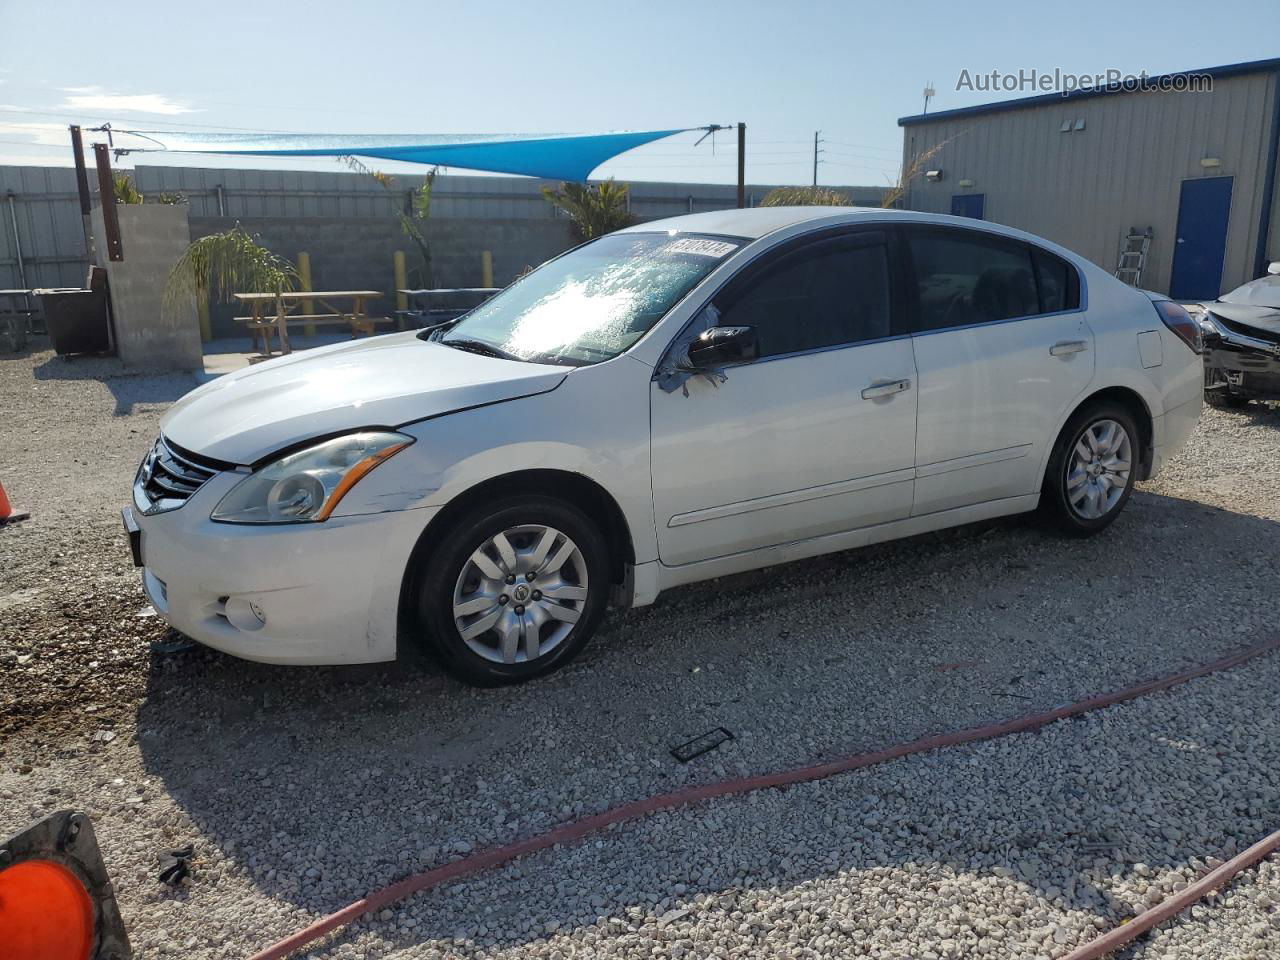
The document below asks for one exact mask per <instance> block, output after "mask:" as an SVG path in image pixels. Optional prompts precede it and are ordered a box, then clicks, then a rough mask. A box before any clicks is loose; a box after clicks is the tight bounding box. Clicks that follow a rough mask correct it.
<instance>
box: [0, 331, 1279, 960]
mask: <svg viewBox="0 0 1280 960" xmlns="http://www.w3.org/2000/svg"><path fill="white" fill-rule="evenodd" d="M33 371H34V376H33ZM119 373H120V371H119V368H118V367H117V366H115V365H114V362H113V361H75V362H74V363H67V362H66V361H63V360H59V359H55V358H53V357H52V356H51V355H49V354H48V353H35V354H32V355H30V356H25V357H17V358H14V357H12V356H9V355H6V356H4V357H0V409H4V410H6V411H9V412H10V413H9V416H7V417H6V418H5V419H4V422H3V423H2V424H0V480H2V481H3V482H4V484H5V488H6V490H7V491H8V492H9V494H10V497H11V499H13V501H14V502H15V503H17V504H20V505H22V506H23V507H26V508H28V509H30V510H31V511H32V513H33V517H32V519H31V520H29V521H26V522H25V523H23V524H20V525H16V526H13V527H9V528H6V529H4V530H3V531H0V734H2V735H3V736H2V738H0V835H2V834H3V833H5V832H7V831H9V830H12V829H16V828H17V827H19V826H21V825H23V824H25V823H26V822H28V821H29V819H31V818H33V817H35V816H38V815H40V814H41V813H42V812H44V811H48V810H52V809H58V808H62V807H66V806H75V807H78V808H81V809H84V810H86V811H87V812H88V813H89V814H90V815H91V816H92V817H93V818H94V820H95V823H96V824H97V832H98V836H99V838H100V841H101V843H102V846H103V849H104V853H105V855H106V857H107V862H108V866H109V868H110V870H111V872H112V875H113V877H114V879H115V881H116V886H117V889H118V892H119V896H120V900H121V906H122V909H123V912H124V914H125V916H126V918H127V919H128V921H129V926H130V935H131V937H132V939H133V941H134V943H135V946H136V947H137V948H139V952H140V954H141V955H142V956H152V955H156V954H160V953H175V954H181V955H183V956H187V957H193V958H203V957H241V956H244V955H246V954H247V953H249V952H252V950H253V949H254V948H257V947H260V946H262V945H264V944H266V943H268V942H270V941H271V940H273V939H275V938H277V937H279V936H282V935H284V934H286V933H288V932H291V931H292V930H293V929H295V928H296V927H298V926H300V925H302V924H303V923H305V922H308V921H309V920H311V919H313V918H314V917H315V916H316V915H317V914H320V913H323V912H327V911H329V910H332V909H335V908H337V907H338V906H341V905H343V904H345V903H346V902H347V901H349V900H350V899H353V898H355V897H356V896H359V895H360V894H362V893H364V892H366V891H367V890H368V889H371V888H373V887H376V886H381V885H382V884H384V883H386V882H387V881H389V880H392V879H395V878H398V877H400V876H403V875H404V874H406V873H409V872H412V871H417V870H420V869H425V868H427V867H430V866H433V865H436V864H438V863H441V862H444V861H446V860H448V859H449V858H451V857H456V856H460V855H463V854H464V853H465V852H466V851H468V850H470V849H472V848H481V847H484V846H487V845H490V844H494V843H500V842H506V841H509V840H512V839H516V838H519V837H522V836H527V835H530V834H532V833H535V832H538V831H540V830H542V829H544V828H546V827H547V826H550V825H553V824H556V823H560V822H563V821H565V820H568V819H574V818H576V817H578V816H581V815H582V814H584V813H587V812H592V811H596V810H599V809H602V808H604V807H607V806H612V805H614V804H617V803H619V802H623V801H625V800H629V799H635V798H637V797H641V796H646V795H648V794H651V793H654V792H657V791H663V790H669V789H672V788H673V787H676V786H680V785H683V784H688V783H697V782H705V781H709V780H714V779H719V778H722V777H725V776H733V775H737V774H742V773H752V772H761V771H766V770H772V769H776V768H779V767H786V766H794V765H797V764H799V763H802V762H808V761H812V760H816V759H821V758H822V757H824V756H831V755H834V754H844V753H849V752H854V751H857V750H861V749H866V748H871V747H877V746H882V745H885V744H889V743H895V742H899V741H902V740H905V739H910V738H913V737H917V736H922V735H925V734H929V733H934V732H940V731H943V730H950V729H954V728H957V727H962V726H969V725H973V724H976V723H980V722H984V721H988V720H991V719H998V718H1007V717H1012V716H1016V715H1020V714H1022V713H1026V712H1031V711H1033V710H1037V709H1044V708H1047V707H1051V706H1054V705H1056V704H1058V703H1062V702H1065V701H1070V700H1076V699H1080V698H1082V697H1083V696H1086V695H1088V694H1091V693H1096V692H1099V691H1104V690H1109V689H1114V688H1116V687H1119V686H1123V685H1126V684H1128V683H1132V682H1135V681H1138V680H1143V679H1147V678H1148V677H1151V676H1155V675H1160V674H1164V673H1168V672H1172V671H1173V670H1176V669H1178V668H1180V667H1184V666H1186V665H1189V664H1192V663H1199V662H1203V661H1206V660H1210V659H1214V658H1216V657H1217V656H1220V655H1222V654H1224V653H1226V652H1229V651H1232V650H1235V649H1238V648H1239V647H1240V646H1242V645H1245V644H1247V643H1251V642H1257V641H1258V640H1261V639H1264V638H1266V637H1268V636H1271V635H1273V632H1274V621H1273V618H1272V616H1271V613H1270V610H1269V609H1268V606H1267V605H1266V604H1265V602H1260V601H1262V600H1263V598H1268V597H1270V596H1271V595H1273V594H1274V591H1275V588H1276V587H1277V585H1280V560H1278V559H1277V558H1280V524H1278V523H1277V521H1280V476H1278V475H1277V473H1276V470H1275V465H1276V464H1277V463H1280V413H1277V411H1276V410H1275V409H1273V408H1268V407H1258V406H1256V405H1255V407H1252V408H1250V409H1248V410H1246V411H1244V412H1235V411H1215V410H1208V409H1206V412H1205V416H1204V418H1203V420H1202V422H1201V426H1200V428H1199V430H1198V431H1197V433H1196V435H1195V437H1194V438H1193V440H1192V442H1191V443H1190V444H1189V446H1188V448H1187V450H1186V451H1184V452H1183V454H1181V455H1180V456H1179V457H1178V459H1177V460H1176V461H1175V462H1174V463H1173V464H1171V465H1170V467H1169V468H1168V469H1167V471H1166V472H1165V473H1164V474H1163V475H1162V476H1161V477H1160V478H1158V479H1157V480H1156V481H1154V482H1152V483H1148V484H1145V485H1144V486H1143V489H1142V490H1141V492H1139V493H1138V494H1137V495H1136V496H1135V497H1134V499H1133V500H1132V502H1131V503H1130V506H1129V508H1128V509H1127V510H1126V513H1125V515H1124V516H1123V517H1122V518H1121V519H1120V520H1119V521H1118V522H1117V523H1116V524H1115V525H1114V526H1113V527H1111V528H1110V529H1109V530H1108V531H1107V532H1106V533H1105V534H1103V535H1102V536H1100V537H1096V538H1093V539H1091V540H1087V541H1064V540H1061V539H1057V538H1055V537H1052V536H1050V535H1047V534H1045V533H1044V532H1042V531H1041V530H1040V529H1038V528H1037V527H1035V526H1034V525H1033V524H1031V523H1028V522H1025V521H1010V522H1002V523H995V524H988V525H982V526H977V527H969V528H965V529H963V530H959V531H951V532H947V533H944V534H939V535H930V536H926V537H919V538H915V539H913V540H910V541H903V542H899V543H895V544H886V545H882V546H878V547H874V548H869V549H866V550H861V551H855V552H851V553H846V554H840V555H836V556H833V557H827V558H822V559H819V560H814V561H809V562H804V563H798V564H792V565H789V566H786V567H780V568H774V569H772V570H769V571H760V572H755V573H751V574H745V575H742V576H739V577H734V578H728V579H725V580H722V581H717V582H714V583H711V584H706V585H701V586H697V587H692V588H687V589H683V590H679V591H673V592H671V593H670V594H667V595H665V596H664V597H663V598H661V599H660V600H659V602H658V603H657V604H655V605H654V606H653V607H650V608H646V609H643V610H637V611H633V612H629V613H624V614H614V615H611V616H610V617H609V619H608V620H607V621H606V623H605V625H604V627H603V628H602V631H601V633H600V635H599V636H598V637H597V639H596V640H595V641H594V642H593V644H592V646H591V647H590V648H589V649H588V650H587V652H586V653H585V654H584V656H583V657H581V658H580V659H579V661H578V662H577V663H576V664H574V665H573V666H571V667H570V668H568V669H567V670H565V671H562V672H561V673H559V674H557V675H555V676H554V677H552V678H549V679H547V680H545V681H542V682H539V683H535V684H533V685H526V686H524V687H520V688H515V689H505V690H498V691H483V692H478V691H474V690H470V689H467V688H463V687H460V686H458V685H457V684H455V683H453V682H452V681H450V680H448V679H446V678H444V677H442V676H439V675H437V674H435V673H434V672H431V671H430V670H427V669H423V668H420V667H404V666H397V665H387V666H371V667H364V668H309V669H284V668H273V667H269V666H263V665H259V664H250V663H245V662H240V661H236V660H232V659H230V658H227V657H223V656H221V655H218V654H215V653H212V652H209V651H204V650H198V651H196V652H192V653H186V654H180V655H165V654H161V653H157V652H153V651H152V650H151V648H150V642H151V641H154V640H161V639H164V638H165V637H166V632H165V630H164V627H163V625H162V624H160V623H158V622H157V621H156V620H155V618H154V617H145V616H143V617H140V616H138V613H139V611H141V610H142V608H143V606H144V604H145V601H144V600H143V598H142V596H141V592H140V590H139V588H138V585H137V581H136V576H135V574H134V573H133V571H132V569H131V567H130V565H129V562H128V558H127V548H126V546H125V543H124V540H123V537H122V535H121V534H120V532H119V519H118V508H119V506H120V505H121V504H122V503H123V502H126V501H127V488H128V483H129V480H130V478H131V477H132V473H133V470H134V469H135V467H136V464H137V461H138V460H139V459H140V457H141V455H142V453H143V452H144V451H145V449H146V448H147V446H148V445H149V443H150V442H151V440H152V439H153V438H154V435H155V432H156V424H157V421H158V417H159V414H160V413H161V412H162V410H163V408H164V407H165V406H166V405H167V403H168V402H171V401H172V400H173V399H175V398H176V397H177V396H179V395H181V394H182V393H183V392H185V391H186V390H187V389H189V388H190V387H191V386H192V385H193V381H192V380H191V379H190V378H185V377H168V378H160V377H136V376H134V377H130V376H120V375H118V374H119ZM904 585H905V586H906V587H907V589H903V588H904ZM1277 694H1280V656H1277V657H1273V658H1268V659H1266V660H1264V661H1258V662H1254V663H1253V664H1250V665H1247V666H1244V667H1241V668H1238V669H1236V670H1233V671H1231V672H1230V673H1228V674H1223V675H1221V676H1218V677H1214V678H1209V679H1205V680H1201V681H1196V682H1195V683H1193V684H1191V685H1189V686H1187V687H1185V688H1182V689H1180V690H1178V691H1176V692H1172V693H1169V694H1166V695H1160V696H1156V697H1152V698H1149V699H1148V700H1144V701H1142V702H1140V703H1135V704H1131V705H1127V706H1122V707H1118V708H1114V709H1112V710H1109V711H1106V712H1105V713H1102V714H1095V715H1091V716H1090V717H1089V718H1087V719H1081V720H1076V721H1072V722H1068V723H1063V724H1058V725H1056V726H1054V727H1053V728H1050V729H1049V730H1047V731H1045V732H1043V733H1041V734H1039V735H1027V736H1020V737H1015V738H1009V739H1006V740H1003V741H999V742H997V743H992V744H985V745H980V746H975V747H971V748H961V749H955V750H951V751H947V752H944V753H940V754H935V755H928V756H921V757H915V758H910V759H907V760H903V761H898V762H895V763H894V764H890V765H886V766H884V767H881V768H878V769H876V770H872V771H864V772H862V773H857V774H851V775H847V776H844V777H840V778H837V779H834V780H831V781H827V782H825V783H822V784H817V785H813V786H809V787H801V788H794V789H791V790H787V791H774V792H768V793H762V794H756V795H752V796H751V797H748V798H743V799H741V800H730V801H722V802H718V803H716V804H713V805H710V806H703V807H699V808H696V809H691V810H687V811H682V812H673V813H668V814H662V815H659V816H656V817H653V818H651V819H650V820H648V821H645V822H643V823H639V824H635V825H631V826H626V827H623V828H620V829H617V830H614V831H610V832H609V833H608V834H604V835H602V836H601V837H599V838H598V839H595V840H590V841H586V842H584V843H582V844H579V845H575V846H573V847H571V848H569V849H566V850H562V851H558V852H555V853H544V854H540V855H536V856H534V857H530V858H528V859H527V860H525V861H522V862H520V863H518V864H516V865H514V866H512V867H509V868H507V869H505V870H502V871H497V872H495V873H493V874H492V875H490V876H488V877H481V878H476V879H475V880H472V881H468V882H466V883H462V884H458V885H455V886H453V887H450V888H448V889H446V890H443V891H439V892H435V893H431V894H428V895H424V896H421V897H417V898H414V899H413V900H411V901H409V902H408V903H407V904H405V905H403V906H401V907H398V908H396V909H393V910H390V911H388V912H387V913H386V914H384V915H381V916H380V917H379V918H375V919H374V920H373V921H372V922H369V923H364V924H361V925H360V926H358V927H357V928H355V929H354V930H353V931H350V932H348V933H345V934H342V935H340V936H339V937H338V938H337V939H336V940H335V941H333V942H331V943H329V944H327V945H325V946H323V947H321V948H317V949H316V950H314V951H313V955H315V956H317V957H320V956H324V957H328V956H352V957H356V956H360V957H363V956H376V957H435V956H453V955H458V956H473V955H486V956H487V955H499V956H512V957H514V956H525V955H527V956H540V957H542V956H545V957H555V956H563V957H570V956H588V955H602V954H609V955H613V954H617V955H626V956H631V955H635V956H640V955H644V956H649V955H660V956H699V957H701V956H707V955H721V956H732V955H742V956H746V955H751V956H757V955H776V956H803V955H813V956H817V955H833V954H840V953H845V954H854V955H858V954H865V955H869V956H884V957H916V958H920V957H929V956H931V955H933V956H937V957H946V956H956V957H959V956H965V957H967V956H1028V957H1033V956H1045V957H1054V956H1059V955H1061V954H1063V953H1065V952H1066V951H1067V950H1069V949H1070V946H1071V945H1072V944H1075V943H1077V942H1080V941H1081V938H1082V937H1083V936H1084V935H1085V934H1086V932H1088V931H1089V930H1091V929H1099V928H1102V927H1106V926H1110V925H1112V924H1114V923H1115V922H1118V921H1119V919H1121V918H1123V917H1124V916H1126V915H1127V914H1128V913H1130V912H1131V911H1132V910H1133V909H1134V908H1137V907H1140V906H1141V905H1142V904H1143V903H1144V902H1145V898H1148V897H1150V896H1152V895H1153V892H1154V893H1158V892H1159V891H1162V890H1170V889H1173V888H1174V887H1175V886H1176V884H1177V883H1179V882H1184V881H1185V880H1186V879H1187V878H1190V877H1193V876H1194V875H1195V873H1196V871H1197V870H1199V869H1200V868H1201V867H1202V866H1203V863H1201V862H1200V861H1198V860H1196V859H1195V857H1196V856H1199V855H1212V856H1218V857H1223V858H1225V857H1226V856H1229V855H1230V854H1231V853H1234V852H1235V851H1236V849H1238V848H1243V847H1244V846H1247V845H1248V844H1249V843H1251V842H1253V841H1254V840H1256V839H1258V838H1259V837H1260V836H1262V835H1264V834H1265V833H1267V832H1270V831H1271V830H1273V829H1275V827H1276V825H1280V794H1278V793H1277V787H1276V784H1275V780H1274V777H1273V775H1272V773H1271V769H1273V768H1274V767H1275V761H1276V760H1277V754H1276V751H1277V749H1280V748H1278V746H1277V745H1278V744H1280V737H1277V733H1278V732H1280V731H1277V730H1276V725H1277V722H1278V720H1277V717H1276V716H1275V709H1274V704H1275V703H1276V700H1277ZM721 725H723V726H726V727H728V728H729V729H730V730H731V731H733V733H734V735H735V739H734V740H733V741H731V742H729V743H726V744H724V745H723V746H721V747H720V748H718V749H717V750H715V751H714V752H712V753H710V754H707V755H706V756H704V757H701V758H699V759H697V760H695V761H694V762H692V763H690V764H688V765H687V766H685V765H680V764H678V763H676V762H675V761H674V760H672V758H671V757H670V756H669V754H668V753H667V750H668V748H669V747H670V746H672V745H674V744H676V743H679V742H681V741H683V740H685V739H688V738H689V737H691V736H694V735H696V734H699V733H702V732H704V731H706V730H708V729H710V728H712V727H715V726H721ZM188 842H191V843H194V844H195V847H196V855H197V856H196V861H195V864H194V874H193V877H192V879H191V882H190V883H189V885H188V886H186V887H184V888H183V889H181V890H177V891H174V890H171V889H169V888H167V887H164V886H162V885H161V884H159V883H158V882H157V881H156V879H155V874H156V869H157V857H158V856H159V855H161V854H163V853H164V852H165V850H166V849H167V848H169V847H172V846H180V845H182V844H185V843H188ZM1278 874H1280V871H1278V870H1277V869H1276V867H1275V865H1274V864H1264V865H1263V866H1262V867H1259V868H1257V869H1255V870H1254V871H1251V872H1250V874H1249V875H1248V876H1246V877H1244V878H1242V879H1241V880H1240V881H1238V882H1237V883H1236V884H1234V885H1233V886H1232V887H1231V888H1230V889H1229V890H1228V891H1226V894H1225V896H1224V897H1220V898H1217V900H1215V901H1214V902H1213V903H1210V904H1206V905H1204V906H1202V907H1200V908H1197V910H1199V911H1200V912H1198V913H1197V912H1196V910H1193V911H1191V915H1190V916H1189V917H1186V918H1182V919H1180V920H1179V921H1177V922H1175V923H1174V924H1171V925H1170V926H1169V927H1168V928H1167V929H1165V930H1161V931H1158V932H1156V933H1155V934H1153V935H1152V936H1151V937H1150V938H1148V940H1147V941H1146V942H1145V945H1144V946H1141V947H1138V948H1137V949H1136V950H1135V951H1133V952H1132V953H1131V955H1132V956H1143V957H1157V956H1159V957H1166V956H1197V955H1202V956H1208V957H1219V956H1223V957H1225V956H1231V957H1249V956H1256V957H1265V956H1276V955H1278V953H1280V951H1278V950H1277V948H1276V947H1275V944H1276V943H1280V926H1277V924H1280V906H1278V905H1280V876H1278ZM1269 945H1270V946H1269ZM1268 949H1270V950H1271V952H1270V953H1268ZM1197 951H1199V952H1197Z"/></svg>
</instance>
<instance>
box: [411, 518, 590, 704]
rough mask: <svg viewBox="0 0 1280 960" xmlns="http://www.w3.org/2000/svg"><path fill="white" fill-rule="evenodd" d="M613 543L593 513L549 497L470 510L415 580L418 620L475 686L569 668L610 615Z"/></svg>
mask: <svg viewBox="0 0 1280 960" xmlns="http://www.w3.org/2000/svg"><path fill="white" fill-rule="evenodd" d="M607 550H608V548H607V546H606V544H605V541H604V538H603V537H602V536H601V534H600V531H599V530H598V529H597V528H596V526H595V524H594V523H592V521H591V520H590V518H588V517H587V516H586V515H585V514H583V513H582V512H581V511H580V510H578V509H577V508H575V507H573V506H570V505H569V504H567V503H564V502H562V501H560V500H555V499H552V498H550V497H538V496H527V497H512V498H509V499H505V500H502V501H500V502H498V503H495V504H492V505H481V506H479V507H476V508H473V509H472V510H470V511H469V512H468V513H467V514H465V515H464V516H462V517H460V518H459V519H458V521H457V522H456V523H454V524H453V525H452V526H451V528H450V529H449V530H448V531H447V532H446V533H445V534H444V536H443V539H442V542H441V544H440V547H439V548H438V549H436V550H435V551H433V553H432V555H431V557H430V559H429V560H428V561H427V563H426V566H425V569H424V570H423V572H422V575H421V577H420V578H419V581H418V587H417V594H418V596H417V599H418V622H419V625H420V627H421V628H422V631H423V633H425V635H426V640H427V642H428V643H429V645H430V648H431V650H432V651H433V652H434V653H435V654H436V655H437V656H438V657H439V659H440V661H441V662H442V663H443V665H444V667H445V669H447V670H448V671H449V672H450V673H452V674H453V675H454V676H456V677H457V678H458V679H460V680H463V681H466V682H467V683H472V684H475V685H477V686H497V685H500V684H507V683H518V682H520V681H522V680H529V679H532V678H533V677H536V676H540V675H542V674H544V673H548V672H550V671H552V670H555V669H558V668H559V667H562V666H564V664H565V663H567V662H568V661H569V660H570V659H571V658H572V657H574V656H575V655H576V654H577V653H578V651H580V650H581V649H582V647H583V646H585V645H586V643H587V641H588V640H589V639H590V638H591V635H592V634H593V633H594V632H595V629H596V627H597V625H598V624H599V622H600V619H601V617H602V616H603V615H604V609H605V601H606V597H607V594H608V589H609V564H608V554H607Z"/></svg>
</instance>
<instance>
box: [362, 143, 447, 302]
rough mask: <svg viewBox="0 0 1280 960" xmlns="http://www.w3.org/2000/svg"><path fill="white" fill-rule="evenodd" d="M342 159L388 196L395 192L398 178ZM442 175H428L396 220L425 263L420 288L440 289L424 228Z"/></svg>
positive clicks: (413, 191) (434, 172) (413, 192)
mask: <svg viewBox="0 0 1280 960" xmlns="http://www.w3.org/2000/svg"><path fill="white" fill-rule="evenodd" d="M340 159H341V161H342V162H343V163H345V164H346V165H347V166H348V167H350V168H351V169H352V170H354V171H355V172H356V173H364V174H368V175H369V176H370V177H372V178H373V181H374V183H376V184H377V185H378V186H380V187H382V189H383V190H386V191H387V192H388V193H394V192H395V189H396V178H395V177H393V176H391V175H390V174H386V173H383V172H382V171H381V170H373V169H371V168H370V167H366V166H365V165H364V164H363V163H361V162H360V161H359V160H357V159H356V158H355V157H342V158H340ZM439 172H440V168H439V167H432V168H431V169H430V170H429V171H428V172H427V176H426V179H425V180H424V181H423V182H422V184H421V185H420V186H419V187H418V188H417V189H415V190H412V191H410V197H409V201H410V202H409V209H408V210H397V211H396V219H397V220H398V221H399V222H400V229H401V230H402V231H403V232H404V235H405V236H406V237H408V238H409V239H410V240H411V241H412V242H413V245H414V246H415V247H417V249H418V259H419V260H420V261H421V269H420V272H419V276H418V284H419V285H421V286H425V287H434V286H435V285H436V277H435V270H434V268H433V267H432V262H431V244H430V242H428V240H427V237H426V234H425V233H424V231H423V229H422V228H423V227H424V226H425V225H426V222H427V217H428V216H430V214H431V188H432V187H433V186H434V185H435V182H436V174H437V173H439Z"/></svg>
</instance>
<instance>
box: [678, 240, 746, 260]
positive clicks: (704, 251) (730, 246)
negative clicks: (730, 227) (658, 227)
mask: <svg viewBox="0 0 1280 960" xmlns="http://www.w3.org/2000/svg"><path fill="white" fill-rule="evenodd" d="M737 249H738V245H737V244H736V243H728V242H726V241H724V240H705V239H702V238H700V237H682V238H681V239H679V240H673V241H672V242H671V243H669V244H667V245H666V246H665V247H664V248H663V251H664V252H666V253H687V254H692V255H693V256H695V257H713V258H714V259H716V260H719V259H720V258H721V257H727V256H728V255H729V254H731V253H733V251H735V250H737Z"/></svg>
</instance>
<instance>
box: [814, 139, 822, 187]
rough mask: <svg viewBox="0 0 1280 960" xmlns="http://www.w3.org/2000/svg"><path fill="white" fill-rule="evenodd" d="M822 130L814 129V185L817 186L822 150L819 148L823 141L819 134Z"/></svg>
mask: <svg viewBox="0 0 1280 960" xmlns="http://www.w3.org/2000/svg"><path fill="white" fill-rule="evenodd" d="M821 132H822V131H821V130H815V131H813V185H814V186H815V187H816V186H817V185H818V154H820V153H821V152H822V151H821V150H819V149H818V144H819V143H821V142H822V141H821V140H819V139H818V134H820V133H821Z"/></svg>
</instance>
